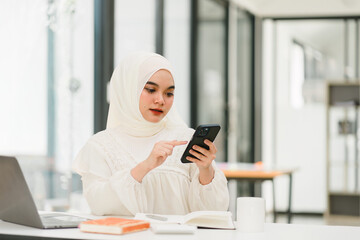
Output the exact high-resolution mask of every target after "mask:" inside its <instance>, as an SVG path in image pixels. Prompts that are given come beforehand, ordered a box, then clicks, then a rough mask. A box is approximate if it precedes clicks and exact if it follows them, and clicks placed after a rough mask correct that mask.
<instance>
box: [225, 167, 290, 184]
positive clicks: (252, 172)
mask: <svg viewBox="0 0 360 240" xmlns="http://www.w3.org/2000/svg"><path fill="white" fill-rule="evenodd" d="M218 167H219V168H220V169H221V170H222V171H223V173H224V174H225V177H226V178H228V179H260V180H261V179H264V180H266V179H273V178H275V177H277V176H281V175H289V174H292V173H293V172H294V171H295V170H296V169H295V168H278V167H269V166H263V165H260V164H252V163H218Z"/></svg>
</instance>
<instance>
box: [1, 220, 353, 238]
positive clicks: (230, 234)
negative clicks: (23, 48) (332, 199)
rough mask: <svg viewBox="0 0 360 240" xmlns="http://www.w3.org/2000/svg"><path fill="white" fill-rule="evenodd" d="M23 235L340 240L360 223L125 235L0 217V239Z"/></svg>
mask: <svg viewBox="0 0 360 240" xmlns="http://www.w3.org/2000/svg"><path fill="white" fill-rule="evenodd" d="M9 235H10V236H12V237H11V239H15V238H14V237H15V236H18V237H19V239H23V238H24V236H28V237H30V236H31V237H37V238H46V239H51V238H54V239H122V240H137V239H139V240H140V239H147V240H154V239H164V240H165V239H170V240H171V239H179V240H180V239H181V240H187V239H189V240H190V239H198V240H202V239H203V240H209V239H226V240H228V239H229V240H231V239H234V240H235V239H242V240H246V239H267V240H272V239H273V240H282V239H284V240H289V239H291V240H297V239H299V240H300V239H301V240H304V239H317V240H322V239H326V240H339V239H344V240H345V239H358V238H359V236H360V227H347V226H321V225H319V226H316V225H298V224H280V223H266V224H265V231H264V232H262V233H241V232H239V231H237V230H211V229H198V230H197V231H196V233H195V234H189V235H187V234H172V235H170V234H154V233H153V232H152V231H151V230H146V231H142V232H136V233H130V234H125V235H121V236H118V235H105V234H90V233H82V232H80V230H79V229H61V230H59V229H51V230H42V229H36V228H31V227H25V226H21V225H17V224H12V223H7V222H2V221H0V239H7V238H8V237H9Z"/></svg>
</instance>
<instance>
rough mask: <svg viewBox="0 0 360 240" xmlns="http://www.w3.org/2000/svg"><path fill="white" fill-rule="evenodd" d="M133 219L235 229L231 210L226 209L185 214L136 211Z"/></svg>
mask: <svg viewBox="0 0 360 240" xmlns="http://www.w3.org/2000/svg"><path fill="white" fill-rule="evenodd" d="M135 219H139V220H146V221H149V222H151V223H178V224H186V225H192V226H197V227H202V228H219V229H235V225H234V222H233V221H232V218H231V212H226V211H195V212H191V213H189V214H186V215H160V214H151V213H137V214H136V215H135Z"/></svg>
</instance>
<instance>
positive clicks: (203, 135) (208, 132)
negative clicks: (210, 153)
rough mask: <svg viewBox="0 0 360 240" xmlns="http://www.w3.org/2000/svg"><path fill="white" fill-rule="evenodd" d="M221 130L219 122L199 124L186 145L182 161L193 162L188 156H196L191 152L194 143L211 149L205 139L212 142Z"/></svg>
mask: <svg viewBox="0 0 360 240" xmlns="http://www.w3.org/2000/svg"><path fill="white" fill-rule="evenodd" d="M219 131H220V125H219V124H204V125H199V126H198V127H197V128H196V130H195V132H194V135H193V136H192V138H191V140H190V142H189V144H188V146H187V147H186V149H185V151H184V153H183V155H182V157H181V162H182V163H191V162H190V161H189V160H187V159H186V157H187V156H190V157H194V156H193V155H192V154H190V153H189V151H190V149H191V148H192V147H193V146H194V145H198V146H200V147H203V148H206V149H209V146H208V145H206V144H205V143H204V140H205V139H208V140H210V141H211V142H213V141H214V140H215V137H216V135H217V134H218V133H219ZM194 151H195V150H194Z"/></svg>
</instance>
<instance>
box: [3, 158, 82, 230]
mask: <svg viewBox="0 0 360 240" xmlns="http://www.w3.org/2000/svg"><path fill="white" fill-rule="evenodd" d="M0 219H1V220H3V221H7V222H12V223H17V224H21V225H26V226H30V227H36V228H46V229H48V228H73V227H77V226H78V225H79V223H80V222H82V221H85V220H88V219H85V218H81V217H78V216H73V215H70V214H66V213H50V214H44V215H43V214H39V212H38V210H37V208H36V205H35V202H34V200H33V198H32V195H31V193H30V190H29V188H28V186H27V184H26V181H25V178H24V175H23V173H22V171H21V168H20V165H19V163H18V161H17V159H16V158H15V157H7V156H0Z"/></svg>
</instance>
